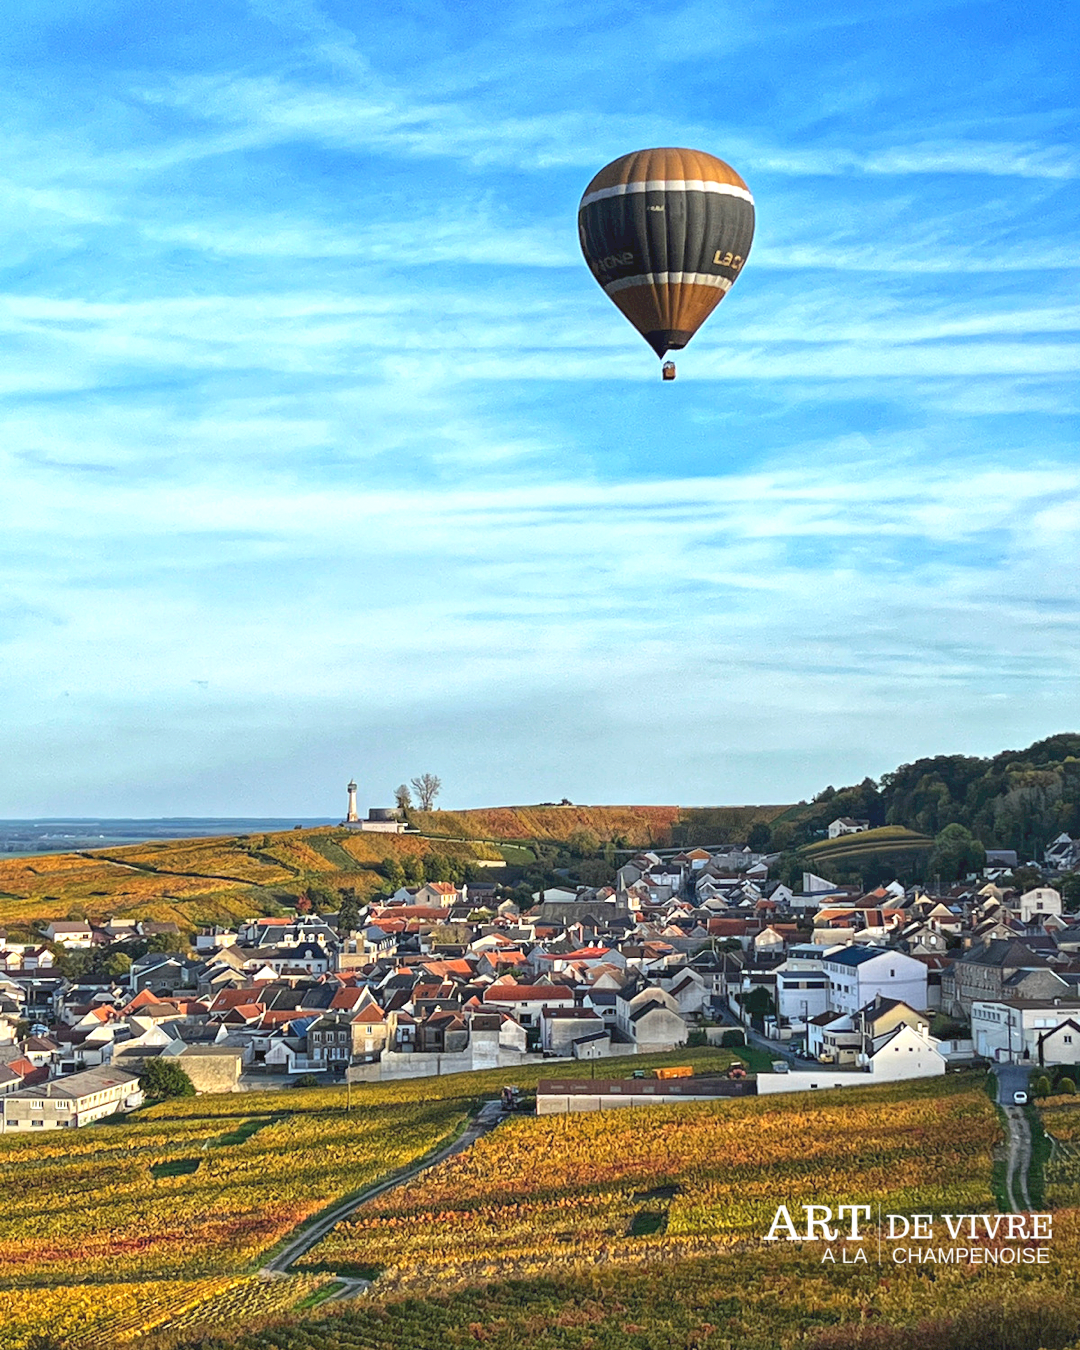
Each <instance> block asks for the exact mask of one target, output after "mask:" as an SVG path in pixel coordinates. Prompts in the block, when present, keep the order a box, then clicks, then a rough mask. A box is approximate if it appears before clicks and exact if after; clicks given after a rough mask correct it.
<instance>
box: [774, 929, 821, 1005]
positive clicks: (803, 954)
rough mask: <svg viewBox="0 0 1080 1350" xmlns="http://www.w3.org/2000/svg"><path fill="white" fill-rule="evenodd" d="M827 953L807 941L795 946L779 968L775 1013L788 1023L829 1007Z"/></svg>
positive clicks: (777, 970)
mask: <svg viewBox="0 0 1080 1350" xmlns="http://www.w3.org/2000/svg"><path fill="white" fill-rule="evenodd" d="M824 956H825V952H824V950H823V949H822V948H820V947H815V946H814V945H813V944H812V943H811V944H804V945H800V946H798V947H792V948H791V949H790V950H789V951H788V955H787V960H786V961H785V962H784V963H783V965H779V966H777V967H776V1012H777V1015H778V1016H779V1017H780V1018H782V1019H786V1020H787V1021H789V1022H806V1021H807V1020H808V1019H809V1018H811V1017H817V1015H818V1014H819V1013H823V1012H825V1010H826V1009H827V1008H828V1006H829V977H828V975H826V973H825V968H824V966H823V964H822V961H823V958H824Z"/></svg>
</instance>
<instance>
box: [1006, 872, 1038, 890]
mask: <svg viewBox="0 0 1080 1350" xmlns="http://www.w3.org/2000/svg"><path fill="white" fill-rule="evenodd" d="M1012 884H1013V885H1014V886H1015V887H1016V889H1017V890H1018V891H1020V892H1021V893H1023V892H1024V891H1033V890H1034V889H1035V887H1036V886H1041V885H1042V884H1043V874H1042V873H1041V872H1040V871H1039V869H1038V868H1037V867H1014V868H1013V874H1012Z"/></svg>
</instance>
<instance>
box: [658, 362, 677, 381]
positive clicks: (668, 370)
mask: <svg viewBox="0 0 1080 1350" xmlns="http://www.w3.org/2000/svg"><path fill="white" fill-rule="evenodd" d="M660 378H661V379H663V380H673V379H674V378H675V362H674V361H665V362H664V364H663V366H661V368H660Z"/></svg>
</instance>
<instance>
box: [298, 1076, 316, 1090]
mask: <svg viewBox="0 0 1080 1350" xmlns="http://www.w3.org/2000/svg"><path fill="white" fill-rule="evenodd" d="M318 1086H319V1078H318V1075H317V1074H314V1073H302V1074H301V1075H300V1077H299V1078H298V1079H297V1080H296V1082H295V1083H294V1084H293V1087H298V1088H313V1087H318Z"/></svg>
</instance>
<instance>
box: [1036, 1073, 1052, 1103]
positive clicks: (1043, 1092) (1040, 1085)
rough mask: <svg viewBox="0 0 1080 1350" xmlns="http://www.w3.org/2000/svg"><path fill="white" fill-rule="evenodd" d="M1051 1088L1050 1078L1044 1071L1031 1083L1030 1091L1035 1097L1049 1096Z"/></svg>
mask: <svg viewBox="0 0 1080 1350" xmlns="http://www.w3.org/2000/svg"><path fill="white" fill-rule="evenodd" d="M1053 1090H1054V1089H1053V1087H1052V1086H1051V1084H1050V1079H1049V1078H1047V1076H1046V1074H1044V1073H1042V1074H1040V1075H1039V1076H1038V1078H1036V1079H1035V1082H1034V1083H1032V1085H1031V1091H1032V1092H1033V1093H1034V1095H1035V1096H1036V1097H1049V1096H1050V1094H1051V1092H1053Z"/></svg>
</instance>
